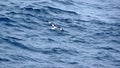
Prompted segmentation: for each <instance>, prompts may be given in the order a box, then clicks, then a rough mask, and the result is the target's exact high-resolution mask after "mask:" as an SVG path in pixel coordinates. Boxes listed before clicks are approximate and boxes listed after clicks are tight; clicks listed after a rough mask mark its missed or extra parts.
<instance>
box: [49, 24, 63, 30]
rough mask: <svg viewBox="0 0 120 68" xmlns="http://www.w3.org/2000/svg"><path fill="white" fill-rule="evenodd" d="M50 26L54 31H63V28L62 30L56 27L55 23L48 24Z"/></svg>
mask: <svg viewBox="0 0 120 68" xmlns="http://www.w3.org/2000/svg"><path fill="white" fill-rule="evenodd" d="M48 23H49V24H50V25H51V29H52V30H60V31H63V28H61V27H60V26H57V25H55V24H54V23H52V22H48Z"/></svg>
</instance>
